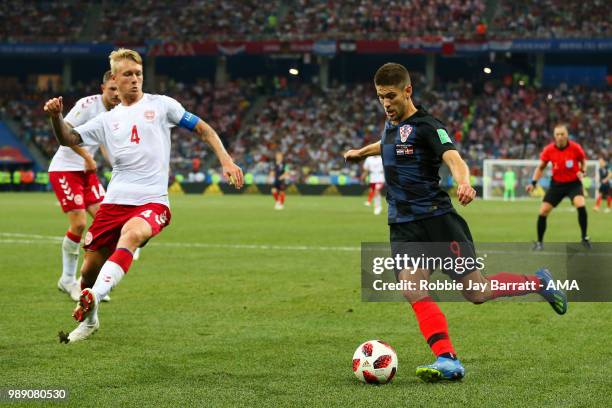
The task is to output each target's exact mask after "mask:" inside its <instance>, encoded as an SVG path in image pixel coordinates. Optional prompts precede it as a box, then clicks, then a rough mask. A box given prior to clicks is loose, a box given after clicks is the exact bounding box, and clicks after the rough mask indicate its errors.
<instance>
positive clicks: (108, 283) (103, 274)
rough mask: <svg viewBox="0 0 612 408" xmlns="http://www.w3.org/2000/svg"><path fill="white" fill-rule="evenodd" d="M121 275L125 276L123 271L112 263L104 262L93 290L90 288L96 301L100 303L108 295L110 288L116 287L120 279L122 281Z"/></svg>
mask: <svg viewBox="0 0 612 408" xmlns="http://www.w3.org/2000/svg"><path fill="white" fill-rule="evenodd" d="M123 275H125V272H123V269H121V267H120V266H119V265H117V264H116V263H114V262H113V261H106V262H105V263H104V265H102V269H101V270H100V274H98V278H97V279H96V283H95V284H94V286H93V288H91V289H92V290H93V291H94V293H95V294H96V297H97V298H98V301H101V300H102V299H103V298H104V297H105V296H106V295H108V294H109V293H110V291H111V289H112V288H114V287H115V286H117V284H118V283H119V282H120V281H121V279H123Z"/></svg>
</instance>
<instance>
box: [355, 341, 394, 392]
mask: <svg viewBox="0 0 612 408" xmlns="http://www.w3.org/2000/svg"><path fill="white" fill-rule="evenodd" d="M353 372H354V373H355V376H357V378H358V379H359V381H362V382H365V383H369V384H385V383H388V382H389V381H391V379H393V376H394V375H395V373H396V372H397V354H396V353H395V350H393V347H391V346H390V345H388V344H387V343H385V342H384V341H382V340H370V341H366V342H365V343H363V344H361V345H360V346H359V347H357V350H355V354H353Z"/></svg>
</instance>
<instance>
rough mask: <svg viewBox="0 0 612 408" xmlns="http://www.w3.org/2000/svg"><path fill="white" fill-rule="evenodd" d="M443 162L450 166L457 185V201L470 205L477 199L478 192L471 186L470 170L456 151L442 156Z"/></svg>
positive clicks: (447, 152) (446, 152)
mask: <svg viewBox="0 0 612 408" xmlns="http://www.w3.org/2000/svg"><path fill="white" fill-rule="evenodd" d="M442 160H444V163H446V165H447V166H448V168H449V169H450V171H451V174H452V175H453V179H454V180H455V182H456V183H457V199H458V200H459V204H461V205H468V204H469V203H471V202H472V200H474V198H475V197H476V190H474V189H473V188H472V185H471V184H470V169H469V168H468V166H467V164H466V163H465V161H463V159H462V158H461V156H460V155H459V152H457V151H456V150H447V151H445V152H444V154H442Z"/></svg>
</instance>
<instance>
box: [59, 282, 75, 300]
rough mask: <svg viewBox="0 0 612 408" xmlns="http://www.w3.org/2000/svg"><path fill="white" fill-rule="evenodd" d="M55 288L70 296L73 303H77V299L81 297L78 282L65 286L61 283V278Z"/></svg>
mask: <svg viewBox="0 0 612 408" xmlns="http://www.w3.org/2000/svg"><path fill="white" fill-rule="evenodd" d="M57 288H58V289H59V290H61V291H62V292H64V293H67V294H68V296H70V299H72V300H74V301H75V302H78V301H79V297H80V296H81V284H80V282H79V281H74V282H72V283H69V284H65V283H64V282H62V278H60V279H59V280H58V281H57Z"/></svg>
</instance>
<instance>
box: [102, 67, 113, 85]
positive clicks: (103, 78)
mask: <svg viewBox="0 0 612 408" xmlns="http://www.w3.org/2000/svg"><path fill="white" fill-rule="evenodd" d="M112 74H113V73H112V72H111V70H110V69H109V70H108V71H106V72H105V73H104V76H103V77H102V83H103V84H105V83H107V82H108V80H109V79H111V75H112Z"/></svg>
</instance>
